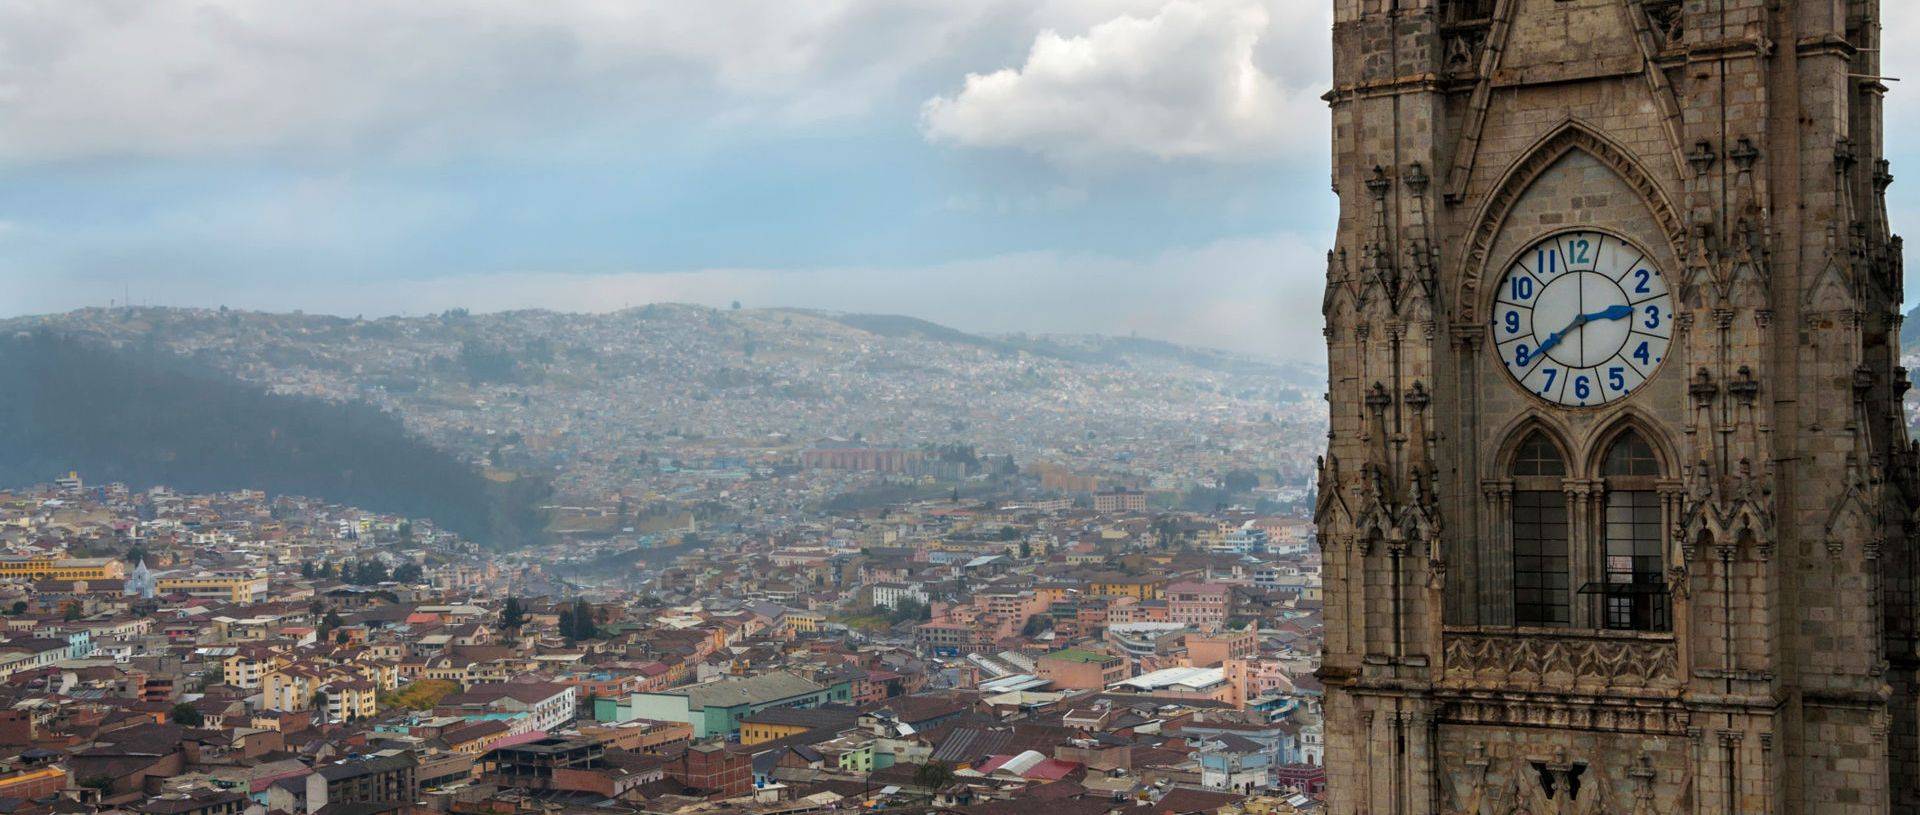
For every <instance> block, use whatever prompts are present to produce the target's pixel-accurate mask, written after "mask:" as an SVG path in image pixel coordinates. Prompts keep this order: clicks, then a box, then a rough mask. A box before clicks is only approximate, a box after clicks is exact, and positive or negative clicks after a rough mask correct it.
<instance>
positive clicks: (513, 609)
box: [500, 597, 527, 631]
mask: <svg viewBox="0 0 1920 815" xmlns="http://www.w3.org/2000/svg"><path fill="white" fill-rule="evenodd" d="M526 623H527V609H526V606H523V605H521V604H520V598H518V597H509V598H507V604H506V605H504V606H501V607H500V630H502V631H518V630H520V626H523V625H526Z"/></svg>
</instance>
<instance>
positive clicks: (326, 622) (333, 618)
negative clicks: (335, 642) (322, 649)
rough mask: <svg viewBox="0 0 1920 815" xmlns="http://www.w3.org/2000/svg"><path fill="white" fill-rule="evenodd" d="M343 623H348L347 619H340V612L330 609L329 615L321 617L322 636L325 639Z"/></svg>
mask: <svg viewBox="0 0 1920 815" xmlns="http://www.w3.org/2000/svg"><path fill="white" fill-rule="evenodd" d="M343 625H346V621H345V620H342V619H340V615H339V613H337V612H334V611H328V612H327V616H325V617H322V618H320V637H321V638H322V639H325V638H326V636H327V635H328V634H330V633H332V632H333V630H334V629H336V628H339V627H340V626H343Z"/></svg>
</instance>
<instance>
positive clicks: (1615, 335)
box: [1492, 230, 1673, 407]
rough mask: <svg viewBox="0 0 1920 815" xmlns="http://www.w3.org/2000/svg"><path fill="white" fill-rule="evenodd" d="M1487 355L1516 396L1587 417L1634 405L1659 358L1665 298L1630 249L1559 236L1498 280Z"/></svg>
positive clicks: (1664, 340)
mask: <svg viewBox="0 0 1920 815" xmlns="http://www.w3.org/2000/svg"><path fill="white" fill-rule="evenodd" d="M1492 311H1493V347H1494V348H1495V349H1496V350H1495V353H1497V354H1498V355H1499V356H1500V361H1501V363H1502V364H1503V365H1504V366H1505V367H1506V369H1507V373H1508V374H1510V375H1512V376H1513V379H1514V381H1515V382H1518V383H1519V384H1520V387H1521V388H1523V389H1525V390H1527V391H1528V392H1530V393H1533V394H1534V395H1536V396H1539V397H1540V398H1542V399H1545V400H1547V401H1549V402H1553V403H1555V404H1560V405H1567V406H1571V407H1591V406H1598V405H1604V404H1607V403H1609V402H1617V401H1619V400H1621V399H1625V398H1627V397H1628V396H1631V395H1633V392H1634V391H1635V390H1637V389H1638V388H1639V387H1640V386H1641V385H1643V384H1646V381H1647V380H1648V379H1649V378H1651V377H1652V376H1653V372H1654V371H1655V370H1656V369H1658V368H1659V367H1660V362H1661V361H1662V360H1664V359H1666V357H1667V346H1668V344H1669V342H1670V341H1671V339H1672V337H1673V296H1672V295H1671V294H1669V293H1668V291H1667V282H1666V277H1665V276H1664V275H1662V274H1661V273H1660V270H1659V269H1658V268H1655V267H1654V265H1653V258H1650V257H1648V256H1647V255H1646V254H1645V253H1644V252H1641V251H1640V250H1639V249H1638V248H1636V247H1635V246H1634V245H1633V244H1630V243H1627V242H1626V241H1623V240H1621V239H1619V238H1617V237H1614V236H1612V235H1609V234H1606V233H1604V232H1596V231H1592V230H1582V231H1574V232H1562V233H1560V234H1558V235H1553V236H1551V237H1548V238H1545V239H1542V240H1541V241H1540V242H1538V243H1535V244H1534V245H1533V246H1530V247H1528V248H1527V250H1526V251H1524V252H1521V253H1520V257H1519V258H1518V259H1517V260H1516V261H1515V262H1514V264H1513V267H1512V268H1510V269H1508V270H1507V272H1506V275H1505V276H1503V277H1502V278H1501V279H1500V284H1499V288H1498V289H1496V290H1495V292H1494V301H1493V310H1492Z"/></svg>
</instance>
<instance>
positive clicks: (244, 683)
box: [220, 647, 293, 690]
mask: <svg viewBox="0 0 1920 815" xmlns="http://www.w3.org/2000/svg"><path fill="white" fill-rule="evenodd" d="M292 663H293V659H292V658H291V657H288V656H287V655H286V654H282V653H280V652H278V651H274V650H271V649H267V648H260V647H249V648H242V649H239V651H238V653H235V654H234V655H233V656H230V657H227V658H226V659H224V660H221V663H220V670H221V675H222V677H223V679H222V680H221V681H223V682H225V683H226V684H228V685H232V686H234V687H236V688H244V689H246V690H254V689H256V688H259V687H260V682H261V680H262V679H264V678H265V677H266V675H267V674H268V673H271V672H273V671H276V670H279V669H280V668H283V667H286V666H287V665H290V664H292Z"/></svg>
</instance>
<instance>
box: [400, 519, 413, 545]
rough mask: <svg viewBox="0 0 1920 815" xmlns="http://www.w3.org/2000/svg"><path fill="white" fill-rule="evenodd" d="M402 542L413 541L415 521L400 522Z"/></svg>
mask: <svg viewBox="0 0 1920 815" xmlns="http://www.w3.org/2000/svg"><path fill="white" fill-rule="evenodd" d="M400 542H401V543H412V542H413V522H412V521H401V522H400Z"/></svg>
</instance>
